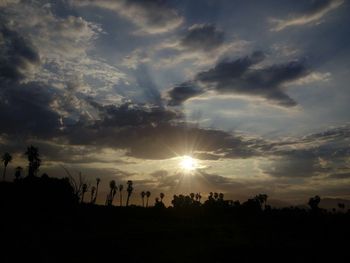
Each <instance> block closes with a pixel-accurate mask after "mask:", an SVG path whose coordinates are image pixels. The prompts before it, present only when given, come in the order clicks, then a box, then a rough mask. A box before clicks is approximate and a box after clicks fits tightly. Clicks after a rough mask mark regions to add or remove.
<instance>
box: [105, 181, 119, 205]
mask: <svg viewBox="0 0 350 263" xmlns="http://www.w3.org/2000/svg"><path fill="white" fill-rule="evenodd" d="M109 189H110V190H109V194H108V195H107V200H106V203H107V205H113V199H114V196H115V194H116V193H117V190H118V188H117V184H116V182H115V181H114V180H111V181H110V182H109Z"/></svg>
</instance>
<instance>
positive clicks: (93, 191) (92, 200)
mask: <svg viewBox="0 0 350 263" xmlns="http://www.w3.org/2000/svg"><path fill="white" fill-rule="evenodd" d="M95 192H96V187H95V186H93V187H91V198H90V203H91V204H93V203H94V198H95Z"/></svg>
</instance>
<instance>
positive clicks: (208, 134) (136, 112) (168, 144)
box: [62, 102, 255, 159]
mask: <svg viewBox="0 0 350 263" xmlns="http://www.w3.org/2000/svg"><path fill="white" fill-rule="evenodd" d="M95 108H96V109H97V110H98V111H99V115H100V117H99V119H98V120H87V121H85V120H84V119H82V120H81V121H80V122H77V123H76V124H74V125H67V126H66V127H65V128H64V131H63V134H62V136H63V137H64V138H66V139H67V140H68V143H69V144H72V145H95V146H97V145H98V146H100V147H107V146H108V147H114V148H116V149H124V150H126V151H127V155H128V156H132V157H136V158H143V159H167V158H172V157H175V156H177V155H185V154H193V155H196V153H197V152H199V153H201V152H210V153H211V154H217V155H220V156H225V155H227V156H230V157H229V158H247V157H249V156H253V155H254V154H255V153H254V150H253V149H250V148H249V147H248V144H247V143H246V142H244V140H243V139H242V138H240V137H239V136H235V135H233V134H230V133H227V132H224V131H219V130H207V129H201V128H198V127H189V126H188V125H187V124H186V123H183V122H182V121H181V117H182V115H181V114H180V115H179V113H176V112H174V111H172V110H169V109H165V108H161V107H159V106H154V107H150V105H144V106H142V105H135V104H123V105H120V106H112V105H109V106H102V105H100V104H98V103H96V102H95ZM199 156H202V157H204V158H205V156H204V155H199Z"/></svg>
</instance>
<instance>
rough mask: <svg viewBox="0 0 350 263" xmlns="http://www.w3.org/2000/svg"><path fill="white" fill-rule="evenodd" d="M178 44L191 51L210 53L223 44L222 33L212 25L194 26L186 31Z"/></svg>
mask: <svg viewBox="0 0 350 263" xmlns="http://www.w3.org/2000/svg"><path fill="white" fill-rule="evenodd" d="M179 44H180V46H181V47H183V48H185V49H188V50H191V51H198V50H201V51H204V52H205V51H211V50H213V49H216V48H218V47H220V46H222V45H223V44H224V32H223V31H221V30H218V29H217V28H216V27H215V25H212V24H195V25H193V26H191V27H190V28H189V29H188V32H187V33H186V35H185V36H184V37H183V38H181V40H180V43H179Z"/></svg>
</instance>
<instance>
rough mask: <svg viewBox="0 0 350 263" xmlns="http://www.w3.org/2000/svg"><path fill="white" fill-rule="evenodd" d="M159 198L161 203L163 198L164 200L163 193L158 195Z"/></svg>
mask: <svg viewBox="0 0 350 263" xmlns="http://www.w3.org/2000/svg"><path fill="white" fill-rule="evenodd" d="M159 196H160V201H161V202H162V203H163V198H164V196H165V195H164V193H160V195H159Z"/></svg>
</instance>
